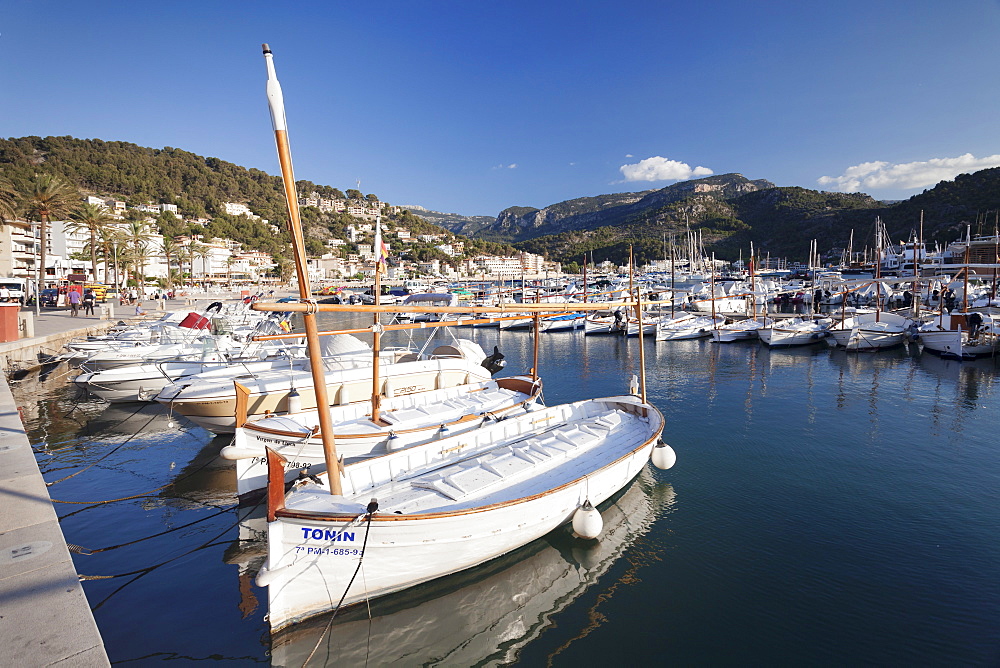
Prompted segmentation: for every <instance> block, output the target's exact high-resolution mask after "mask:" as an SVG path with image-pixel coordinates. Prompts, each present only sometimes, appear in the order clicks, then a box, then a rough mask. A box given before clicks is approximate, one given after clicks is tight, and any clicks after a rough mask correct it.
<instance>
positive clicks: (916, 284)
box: [910, 209, 927, 320]
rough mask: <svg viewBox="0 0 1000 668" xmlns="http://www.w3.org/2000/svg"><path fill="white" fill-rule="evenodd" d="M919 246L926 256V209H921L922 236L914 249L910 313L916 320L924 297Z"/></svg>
mask: <svg viewBox="0 0 1000 668" xmlns="http://www.w3.org/2000/svg"><path fill="white" fill-rule="evenodd" d="M917 248H919V249H920V251H921V254H922V255H923V256H924V257H927V249H926V248H924V210H923V209H921V210H920V238H919V239H918V241H917V246H916V248H914V249H913V288H912V295H913V296H912V297H911V299H912V300H913V302H912V304H913V306H912V307H911V308H910V313H911V315H912V316H913V319H914V320H917V319H919V318H920V299H921V297H922V293H921V290H920V278H921V276H920V269H921V267H920V262H917Z"/></svg>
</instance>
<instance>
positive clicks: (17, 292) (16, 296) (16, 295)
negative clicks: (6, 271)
mask: <svg viewBox="0 0 1000 668" xmlns="http://www.w3.org/2000/svg"><path fill="white" fill-rule="evenodd" d="M26 282H27V281H26V280H25V279H23V278H9V277H8V278H0V288H7V291H8V293H9V294H10V299H9V300H8V301H11V302H14V301H18V302H21V304H22V305H23V304H24V298H25V292H24V288H25V283H26Z"/></svg>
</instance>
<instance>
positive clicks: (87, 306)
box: [83, 290, 97, 315]
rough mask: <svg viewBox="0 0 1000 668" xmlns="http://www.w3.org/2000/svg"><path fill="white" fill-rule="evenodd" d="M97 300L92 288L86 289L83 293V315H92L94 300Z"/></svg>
mask: <svg viewBox="0 0 1000 668" xmlns="http://www.w3.org/2000/svg"><path fill="white" fill-rule="evenodd" d="M96 301H97V296H96V295H94V291H93V290H87V291H86V292H84V293H83V314H84V315H94V302H96Z"/></svg>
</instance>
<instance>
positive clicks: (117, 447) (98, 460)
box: [45, 413, 157, 487]
mask: <svg viewBox="0 0 1000 668" xmlns="http://www.w3.org/2000/svg"><path fill="white" fill-rule="evenodd" d="M132 415H135V413H133V414H132ZM156 417H157V416H155V415H154V416H153V417H151V418H149V419H148V420H147V421H146V424H144V425H142V428H141V429H139V431H137V432H135V433H134V434H132V435H131V436H129V437H128V438H126V439H125V440H124V441H122V442H121V443H119V444H118V445H116V446H115V447H113V448H111V451H110V452H107V453H105V454H104V456H103V457H100V458H98V459H97V461H95V462H93V463H92V464H90V465H89V466H85V467H83V468H82V469H80V470H79V471H77V472H76V473H70V474H69V475H68V476H66V477H64V478H59V480H53V481H51V482H47V483H45V486H46V487H52V485H55V484H57V483H60V482H63V481H64V480H69V479H70V478H72V477H74V476H78V475H80V474H81V473H83V472H84V471H88V470H90V469H92V468H94V467H95V466H97V465H98V464H100V463H101V462H103V461H104V460H105V459H107V458H108V457H110V456H111V455H113V454H115V453H116V452H118V450H120V449H122V448H123V447H125V445H126V444H127V443H128V442H129V441H131V440H132V439H133V438H135V437H136V436H138V435H139V434H140V433H141V432H142V430H143V429H145V428H146V427H148V426H149V425H150V424H151V423H152V422H153V420H155V419H156Z"/></svg>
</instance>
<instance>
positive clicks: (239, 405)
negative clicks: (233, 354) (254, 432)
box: [233, 380, 250, 427]
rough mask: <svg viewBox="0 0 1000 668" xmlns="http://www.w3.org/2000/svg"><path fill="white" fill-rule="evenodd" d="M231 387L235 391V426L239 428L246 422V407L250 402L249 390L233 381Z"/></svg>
mask: <svg viewBox="0 0 1000 668" xmlns="http://www.w3.org/2000/svg"><path fill="white" fill-rule="evenodd" d="M233 386H234V387H235V389H236V426H237V427H239V426H240V425H243V424H246V422H247V405H248V404H249V402H250V388H248V387H247V386H245V385H240V383H239V382H238V381H235V380H234V381H233Z"/></svg>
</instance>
